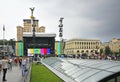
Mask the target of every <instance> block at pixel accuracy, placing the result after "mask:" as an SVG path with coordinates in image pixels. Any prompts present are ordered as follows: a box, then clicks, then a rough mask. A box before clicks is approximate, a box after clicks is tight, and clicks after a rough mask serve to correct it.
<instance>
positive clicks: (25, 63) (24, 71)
mask: <svg viewBox="0 0 120 82" xmlns="http://www.w3.org/2000/svg"><path fill="white" fill-rule="evenodd" d="M26 65H27V60H26V58H25V57H23V59H22V76H25V74H26Z"/></svg>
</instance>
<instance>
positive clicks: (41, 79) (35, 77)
mask: <svg viewBox="0 0 120 82" xmlns="http://www.w3.org/2000/svg"><path fill="white" fill-rule="evenodd" d="M30 82H63V80H61V79H60V78H59V77H58V76H56V75H55V74H54V73H53V72H51V71H50V70H49V69H48V68H46V67H45V66H44V65H36V64H33V65H32V72H31V81H30Z"/></svg>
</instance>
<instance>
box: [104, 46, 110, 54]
mask: <svg viewBox="0 0 120 82" xmlns="http://www.w3.org/2000/svg"><path fill="white" fill-rule="evenodd" d="M110 53H111V50H110V47H109V46H106V47H105V54H106V55H109V54H110Z"/></svg>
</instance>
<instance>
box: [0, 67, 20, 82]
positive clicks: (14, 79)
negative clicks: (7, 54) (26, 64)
mask: <svg viewBox="0 0 120 82" xmlns="http://www.w3.org/2000/svg"><path fill="white" fill-rule="evenodd" d="M2 73H3V72H1V73H0V82H3V81H2ZM21 74H22V73H21V68H20V67H19V66H13V68H12V70H7V74H6V79H7V81H6V82H21V79H22V75H21Z"/></svg>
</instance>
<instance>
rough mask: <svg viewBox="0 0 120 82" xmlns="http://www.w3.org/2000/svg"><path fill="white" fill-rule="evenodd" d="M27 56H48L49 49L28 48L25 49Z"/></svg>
mask: <svg viewBox="0 0 120 82" xmlns="http://www.w3.org/2000/svg"><path fill="white" fill-rule="evenodd" d="M27 53H28V56H34V54H38V55H39V54H41V55H49V54H50V48H30V49H27Z"/></svg>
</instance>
